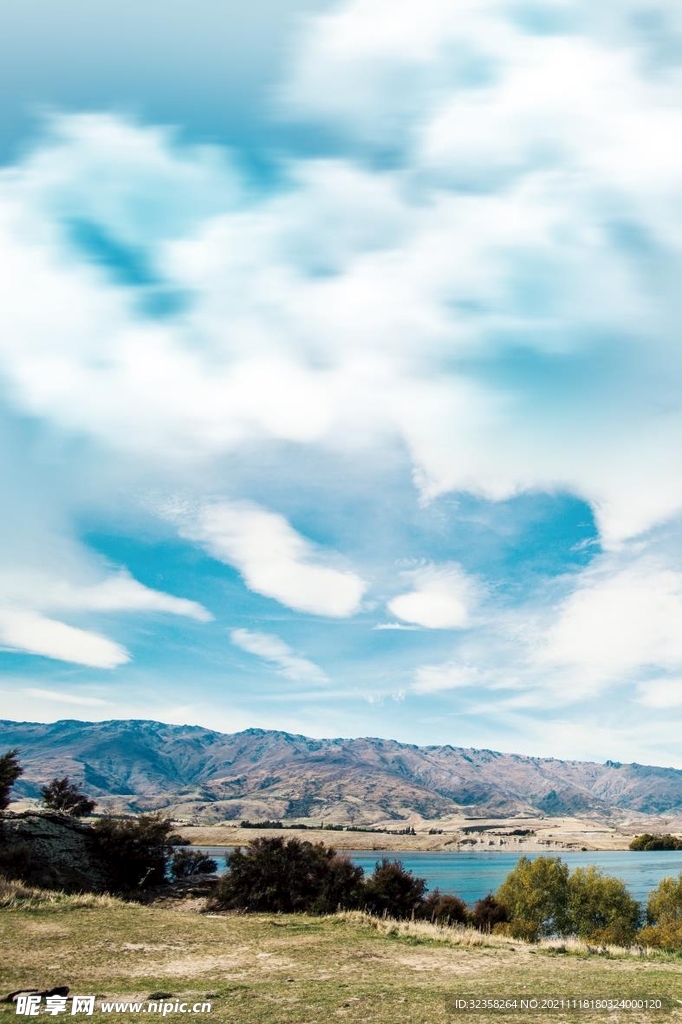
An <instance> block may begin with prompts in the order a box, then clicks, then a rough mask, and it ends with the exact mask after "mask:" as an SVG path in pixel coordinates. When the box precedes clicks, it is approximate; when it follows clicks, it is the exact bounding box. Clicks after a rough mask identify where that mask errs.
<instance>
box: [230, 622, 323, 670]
mask: <svg viewBox="0 0 682 1024" xmlns="http://www.w3.org/2000/svg"><path fill="white" fill-rule="evenodd" d="M230 639H231V641H232V643H233V644H234V645H235V646H236V647H240V648H241V649H242V650H243V651H246V652H247V653H248V654H254V655H256V657H258V658H262V659H263V660H264V661H267V662H270V664H272V665H274V666H275V668H276V669H277V671H278V672H279V673H280V675H283V676H286V678H287V679H293V680H295V681H296V682H300V683H327V682H329V680H328V678H327V676H326V674H325V673H324V672H323V671H322V669H321V668H320V667H319V665H316V664H315V663H314V662H312V661H309V660H308V659H307V658H302V657H300V656H299V655H297V654H296V653H295V652H294V651H293V650H292V649H291V647H289V645H288V644H286V643H285V642H284V641H283V640H281V639H280V638H279V637H278V636H273V635H272V634H271V633H259V632H256V631H255V630H250V629H233V630H232V632H231V633H230Z"/></svg>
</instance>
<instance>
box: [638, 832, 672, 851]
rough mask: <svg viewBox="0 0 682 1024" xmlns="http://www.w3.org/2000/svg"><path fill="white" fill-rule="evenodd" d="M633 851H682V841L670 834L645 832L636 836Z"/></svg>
mask: <svg viewBox="0 0 682 1024" xmlns="http://www.w3.org/2000/svg"><path fill="white" fill-rule="evenodd" d="M630 849H631V850H682V839H678V838H677V836H673V835H670V833H665V834H661V833H652V832H644V833H643V834H642V835H641V836H635V838H634V839H633V840H632V842H631V843H630Z"/></svg>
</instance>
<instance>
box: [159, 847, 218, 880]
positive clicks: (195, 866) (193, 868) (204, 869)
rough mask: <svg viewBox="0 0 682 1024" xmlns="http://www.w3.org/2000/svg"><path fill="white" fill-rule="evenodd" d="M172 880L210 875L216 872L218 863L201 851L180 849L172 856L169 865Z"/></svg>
mask: <svg viewBox="0 0 682 1024" xmlns="http://www.w3.org/2000/svg"><path fill="white" fill-rule="evenodd" d="M170 870H171V874H172V875H173V878H191V877H192V876H194V875H212V874H214V873H215V872H216V871H217V870H218V862H217V861H215V860H214V859H213V857H209V855H208V854H207V853H202V852H201V850H188V849H185V848H182V849H180V850H178V851H177V853H174V854H173V859H172V860H171V865H170Z"/></svg>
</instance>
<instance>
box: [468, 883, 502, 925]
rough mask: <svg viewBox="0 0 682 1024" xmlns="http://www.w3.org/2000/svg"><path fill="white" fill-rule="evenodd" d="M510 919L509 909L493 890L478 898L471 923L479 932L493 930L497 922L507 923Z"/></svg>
mask: <svg viewBox="0 0 682 1024" xmlns="http://www.w3.org/2000/svg"><path fill="white" fill-rule="evenodd" d="M509 919H510V914H509V910H508V909H507V907H505V905H504V903H501V902H500V901H499V900H498V899H496V898H495V897H494V896H493V894H492V893H491V892H489V893H488V895H487V896H484V897H483V899H481V900H478V901H477V902H476V903H475V904H474V909H473V911H472V912H471V923H472V924H473V926H474V928H478V930H479V932H491V931H492V930H493V929H494V927H495V925H496V924H505V923H506V922H507V921H509Z"/></svg>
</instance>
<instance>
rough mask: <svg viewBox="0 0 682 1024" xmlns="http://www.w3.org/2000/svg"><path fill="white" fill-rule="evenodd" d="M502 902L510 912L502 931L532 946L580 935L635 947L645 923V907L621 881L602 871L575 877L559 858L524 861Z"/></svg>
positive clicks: (579, 872) (505, 889) (506, 883)
mask: <svg viewBox="0 0 682 1024" xmlns="http://www.w3.org/2000/svg"><path fill="white" fill-rule="evenodd" d="M497 899H498V900H499V901H500V902H501V903H503V904H504V905H505V906H506V908H507V909H508V912H509V915H508V921H507V922H506V923H504V924H502V925H500V926H499V927H498V930H499V929H500V928H503V929H504V931H505V933H506V934H508V935H513V936H514V937H515V938H519V939H526V940H527V941H530V942H536V941H537V940H538V939H539V938H541V937H542V936H550V935H576V936H578V937H579V938H582V939H591V940H592V941H598V942H611V943H614V944H616V945H630V943H632V941H633V940H634V938H635V935H636V933H637V928H638V927H639V924H640V916H641V910H640V907H639V904H638V903H637V901H636V900H634V899H633V898H632V896H630V894H629V892H628V891H627V889H626V887H625V885H624V883H623V882H621V880H620V879H619V878H613V877H612V876H610V875H603V874H602V873H601V871H600V870H599V869H598V868H596V867H588V868H576V870H575V871H574V872H573V873H572V874H569V870H568V866H567V865H566V864H565V863H564V862H563V861H562V860H561V859H560V858H559V857H538V858H537V859H536V860H532V861H531V860H529V859H528V857H521V858H520V859H519V861H518V864H517V865H516V867H515V868H514V870H513V871H511V872H510V874H509V875H508V876H507V878H506V879H505V881H504V882H503V883H502V885H501V886H500V888H499V889H498V891H497ZM475 916H476V915H475V912H474V918H475Z"/></svg>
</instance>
